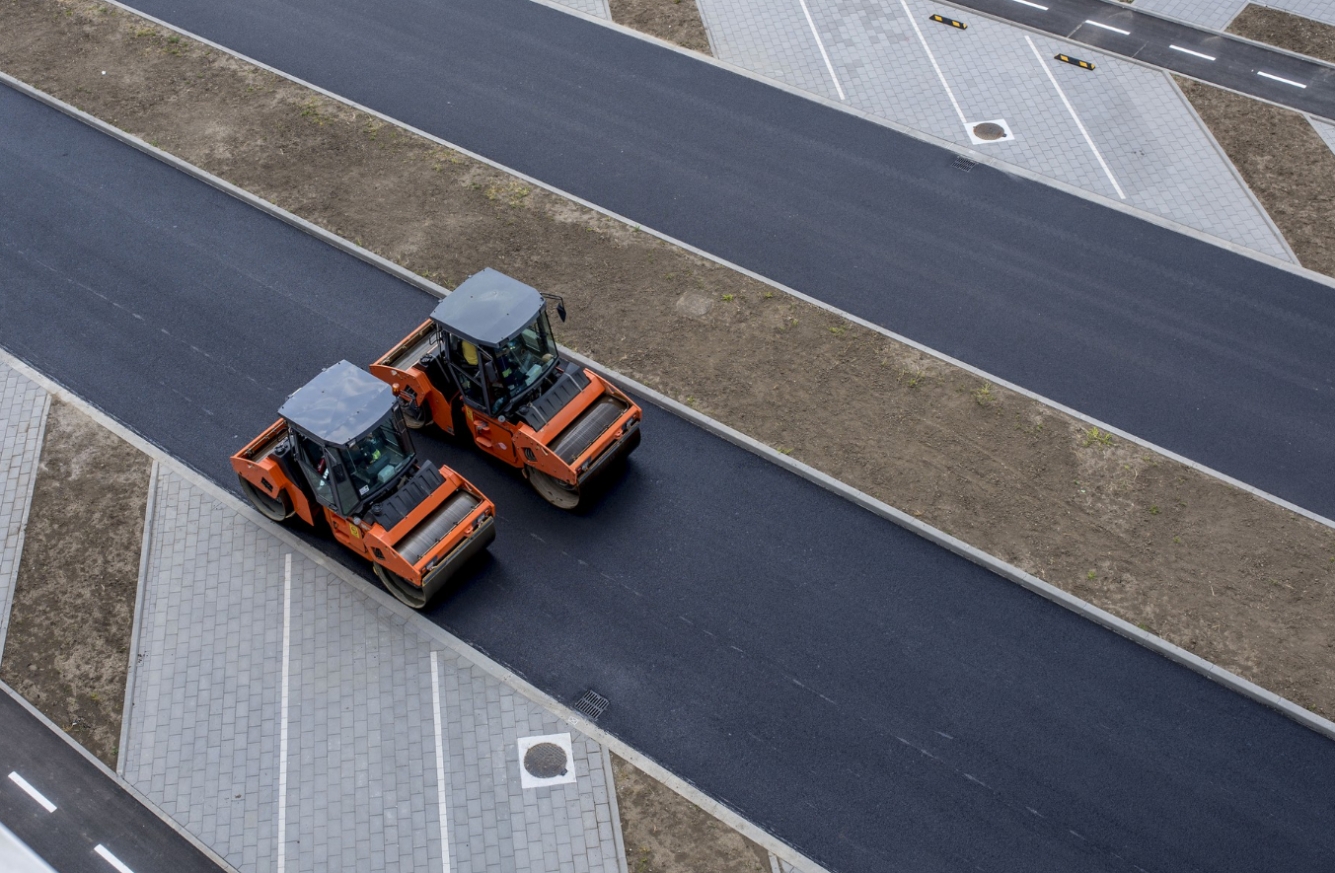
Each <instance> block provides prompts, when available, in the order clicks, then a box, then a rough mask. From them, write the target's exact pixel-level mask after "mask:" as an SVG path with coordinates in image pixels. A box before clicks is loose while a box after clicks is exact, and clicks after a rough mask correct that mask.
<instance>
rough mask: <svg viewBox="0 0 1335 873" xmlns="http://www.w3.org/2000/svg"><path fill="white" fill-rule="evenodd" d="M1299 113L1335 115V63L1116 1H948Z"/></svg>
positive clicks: (1332, 117) (1332, 116)
mask: <svg viewBox="0 0 1335 873" xmlns="http://www.w3.org/2000/svg"><path fill="white" fill-rule="evenodd" d="M948 2H950V3H952V4H953V5H956V6H962V7H964V8H966V9H976V10H977V11H979V12H985V13H987V14H989V15H993V16H995V17H997V18H1004V19H1007V20H1009V21H1014V22H1017V23H1019V24H1025V25H1028V26H1030V27H1033V28H1036V29H1038V30H1042V31H1045V32H1047V33H1051V34H1053V35H1054V36H1059V37H1062V38H1064V39H1069V40H1074V41H1075V42H1082V43H1085V44H1086V45H1090V46H1093V47H1095V48H1097V49H1100V50H1101V51H1105V52H1108V53H1110V54H1117V55H1123V56H1124V57H1128V58H1134V59H1135V60H1138V61H1143V62H1145V63H1147V64H1153V65H1154V66H1156V67H1163V68H1164V69H1166V70H1172V71H1173V72H1175V73H1183V74H1184V75H1187V76H1192V77H1193V78H1196V79H1200V80H1201V81H1204V82H1211V83H1213V84H1215V85H1219V86H1221V87H1224V88H1230V89H1232V90H1234V91H1241V92H1242V93H1243V94H1250V95H1252V96H1253V97H1260V98H1261V99H1263V100H1269V101H1271V102H1274V103H1280V104H1283V105H1284V106H1288V107H1290V108H1292V109H1296V110H1298V111H1299V112H1307V113H1310V114H1312V115H1319V116H1321V117H1323V118H1328V119H1335V67H1332V66H1331V65H1329V64H1324V63H1320V62H1318V61H1313V60H1308V59H1306V58H1301V57H1295V56H1294V55H1290V54H1285V53H1284V52H1279V51H1274V50H1273V49H1269V48H1266V47H1264V46H1260V45H1256V44H1255V43H1250V42H1246V41H1244V40H1241V39H1235V38H1233V37H1230V36H1223V35H1220V34H1219V33H1216V32H1215V31H1212V30H1205V29H1203V28H1199V27H1192V26H1191V25H1189V24H1183V23H1180V22H1177V21H1171V20H1169V19H1166V18H1160V17H1158V16H1157V15H1152V14H1148V13H1145V12H1140V11H1138V10H1136V9H1133V8H1132V7H1130V6H1128V5H1126V4H1125V3H1119V2H1116V0H948Z"/></svg>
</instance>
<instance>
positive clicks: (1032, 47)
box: [1024, 33, 1126, 200]
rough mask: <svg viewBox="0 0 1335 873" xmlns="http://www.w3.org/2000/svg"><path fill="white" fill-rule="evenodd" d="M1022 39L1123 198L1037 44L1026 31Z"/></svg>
mask: <svg viewBox="0 0 1335 873" xmlns="http://www.w3.org/2000/svg"><path fill="white" fill-rule="evenodd" d="M1024 41H1025V42H1027V43H1029V48H1030V50H1031V51H1033V53H1034V57H1035V58H1036V59H1037V60H1038V65H1039V66H1040V67H1042V68H1043V72H1045V73H1047V74H1048V81H1049V82H1051V83H1052V87H1054V88H1056V89H1057V96H1058V97H1060V98H1061V99H1062V103H1064V104H1065V105H1066V111H1067V112H1069V113H1071V118H1072V120H1074V121H1075V126H1076V127H1078V128H1080V135H1081V136H1083V137H1084V138H1085V142H1086V143H1088V144H1089V150H1090V151H1091V152H1093V153H1094V157H1095V158H1097V159H1098V162H1099V166H1100V167H1102V168H1103V172H1104V173H1106V174H1107V175H1108V181H1109V182H1112V186H1113V190H1114V191H1116V192H1117V196H1118V197H1120V198H1122V199H1123V200H1125V199H1126V194H1125V193H1124V192H1123V191H1122V186H1121V185H1118V184H1117V178H1116V177H1115V176H1113V172H1112V169H1111V168H1109V166H1108V162H1107V161H1105V160H1104V159H1103V155H1102V154H1100V153H1099V147H1098V146H1096V145H1094V138H1093V137H1092V136H1090V135H1089V131H1087V130H1085V125H1084V124H1083V123H1082V122H1081V121H1080V116H1078V115H1076V114H1075V107H1074V106H1072V105H1071V101H1070V100H1067V99H1066V92H1065V91H1063V90H1062V86H1061V85H1058V84H1057V77H1056V76H1054V75H1052V69H1051V68H1050V67H1049V66H1048V62H1047V61H1045V60H1043V56H1042V55H1041V54H1039V53H1038V46H1036V45H1034V41H1033V40H1032V39H1030V38H1029V34H1027V33H1026V34H1025V35H1024Z"/></svg>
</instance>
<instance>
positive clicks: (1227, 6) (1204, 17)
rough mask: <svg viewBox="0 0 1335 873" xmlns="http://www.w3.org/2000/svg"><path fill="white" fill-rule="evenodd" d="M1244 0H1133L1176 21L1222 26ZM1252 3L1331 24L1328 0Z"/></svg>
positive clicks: (1333, 7)
mask: <svg viewBox="0 0 1335 873" xmlns="http://www.w3.org/2000/svg"><path fill="white" fill-rule="evenodd" d="M1247 3H1248V0H1136V8H1137V9H1139V10H1141V11H1142V12H1157V13H1159V14H1160V15H1167V16H1169V17H1171V18H1176V19H1178V20H1179V21H1186V22H1189V23H1191V24H1196V25H1200V26H1201V27H1208V28H1210V29H1212V30H1224V29H1226V28H1227V27H1228V24H1229V22H1231V21H1232V20H1233V19H1234V18H1237V17H1238V13H1240V12H1242V10H1243V9H1245V8H1247ZM1253 3H1254V5H1256V6H1269V7H1270V8H1271V9H1279V10H1282V11H1284V12H1292V13H1293V14H1294V15H1300V16H1302V17H1303V18H1310V19H1312V20H1313V21H1320V22H1323V23H1325V24H1335V3H1331V2H1330V0H1253Z"/></svg>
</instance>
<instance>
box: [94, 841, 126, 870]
mask: <svg viewBox="0 0 1335 873" xmlns="http://www.w3.org/2000/svg"><path fill="white" fill-rule="evenodd" d="M93 851H94V852H97V853H98V854H99V855H101V856H102V860H103V861H106V862H107V863H108V864H110V865H111V866H113V867H115V868H116V871H117V873H134V871H133V870H131V869H130V868H129V867H126V866H125V862H124V861H122V860H121V859H120V858H117V857H116V856H115V855H113V854H111V852H110V851H108V850H107V847H106V846H104V845H102V844H101V843H98V844H97V846H96V847H94V849H93Z"/></svg>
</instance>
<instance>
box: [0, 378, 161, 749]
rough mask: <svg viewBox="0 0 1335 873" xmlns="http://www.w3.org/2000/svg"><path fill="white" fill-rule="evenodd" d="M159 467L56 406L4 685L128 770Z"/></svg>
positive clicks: (0, 672) (17, 590)
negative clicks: (128, 711)
mask: <svg viewBox="0 0 1335 873" xmlns="http://www.w3.org/2000/svg"><path fill="white" fill-rule="evenodd" d="M150 466H151V465H150V463H149V461H148V459H147V458H145V457H144V456H143V455H142V454H141V453H140V452H139V451H138V450H137V449H135V448H133V447H131V446H130V445H129V444H127V443H126V442H125V441H124V440H122V439H120V438H119V437H117V436H115V435H114V434H112V433H111V432H110V431H108V430H106V429H104V428H102V427H101V426H99V425H97V424H96V423H94V422H93V421H92V420H91V419H89V418H88V417H87V416H86V415H84V414H83V413H81V412H79V411H78V410H76V409H75V408H74V407H72V406H69V405H68V404H65V403H61V402H60V401H53V402H52V403H51V411H50V413H49V415H48V417H47V421H46V439H45V441H44V444H43V446H42V455H41V463H40V466H39V467H38V470H37V481H36V484H35V485H34V487H33V496H32V505H31V508H30V509H29V515H28V527H27V531H26V533H25V535H24V542H23V555H22V556H21V557H20V559H19V575H18V582H17V583H16V584H15V587H14V603H13V607H12V610H11V613H10V617H11V621H10V626H9V633H8V635H7V636H6V638H5V650H4V653H3V657H0V679H3V680H4V681H5V682H7V683H9V685H10V687H12V688H14V690H16V691H18V693H20V694H22V695H23V696H24V697H26V698H27V699H28V700H29V701H31V702H32V704H33V705H34V706H36V707H37V708H38V709H39V710H41V711H42V713H44V714H45V715H46V716H47V717H48V718H50V719H51V720H52V721H54V722H55V723H56V724H58V725H60V726H61V727H62V728H64V729H65V730H66V731H67V732H68V733H69V734H70V735H71V736H73V737H74V738H75V739H77V740H78V741H79V742H80V743H82V744H83V746H84V747H85V748H87V749H88V750H89V751H90V752H92V753H93V754H94V755H97V757H99V758H101V759H102V761H103V762H104V763H105V764H106V765H107V766H109V767H115V766H116V755H117V754H118V753H119V749H118V748H117V744H118V743H119V742H120V729H121V708H122V706H123V705H124V699H125V675H126V671H127V670H128V668H129V663H130V654H129V639H130V628H131V625H132V623H133V621H134V601H135V594H136V591H137V589H138V583H139V547H140V544H141V542H142V537H143V532H144V509H145V507H146V505H147V502H148V479H149V470H150Z"/></svg>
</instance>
